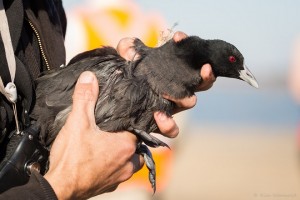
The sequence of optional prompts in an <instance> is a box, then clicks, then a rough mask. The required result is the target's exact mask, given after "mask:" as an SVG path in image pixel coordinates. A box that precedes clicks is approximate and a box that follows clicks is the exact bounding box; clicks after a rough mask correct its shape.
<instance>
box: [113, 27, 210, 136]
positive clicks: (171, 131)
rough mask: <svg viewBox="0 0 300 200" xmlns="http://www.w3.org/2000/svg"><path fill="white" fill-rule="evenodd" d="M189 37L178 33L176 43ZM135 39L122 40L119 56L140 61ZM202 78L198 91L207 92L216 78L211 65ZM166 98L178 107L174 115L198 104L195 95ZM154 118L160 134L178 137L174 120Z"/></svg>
mask: <svg viewBox="0 0 300 200" xmlns="http://www.w3.org/2000/svg"><path fill="white" fill-rule="evenodd" d="M186 37H187V35H186V34H185V33H183V32H180V31H178V32H176V33H175V34H174V36H173V40H174V41H175V42H179V41H180V40H182V39H184V38H186ZM133 41H134V38H124V39H122V40H121V41H120V42H119V44H118V46H117V51H118V52H119V54H120V55H121V56H122V57H123V58H125V59H126V60H135V59H138V56H139V55H136V52H135V49H134V48H133V47H134V43H133ZM200 76H201V77H202V80H203V81H202V83H201V84H200V85H199V87H198V88H197V91H198V92H200V91H205V90H208V89H209V88H211V87H212V86H213V83H214V82H215V80H216V78H215V76H214V74H213V72H212V69H211V66H210V64H205V65H203V66H202V68H201V71H200ZM164 98H166V99H168V100H170V101H173V102H174V103H175V104H176V105H177V107H176V108H175V109H174V110H173V114H175V113H178V112H181V111H184V110H187V109H190V108H193V107H194V106H195V105H196V103H197V96H196V95H193V96H191V97H185V98H183V99H174V98H172V97H170V96H167V95H165V96H164ZM154 118H155V121H156V124H157V125H158V128H159V130H160V133H161V134H162V135H164V136H166V137H169V138H174V137H176V136H177V135H178V133H179V129H178V126H177V124H176V122H175V121H174V119H173V118H171V117H168V116H167V115H166V114H165V113H162V112H155V113H154Z"/></svg>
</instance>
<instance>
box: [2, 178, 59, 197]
mask: <svg viewBox="0 0 300 200" xmlns="http://www.w3.org/2000/svg"><path fill="white" fill-rule="evenodd" d="M2 199H5V200H7V199H34V200H37V199H41V200H57V197H56V195H55V193H54V191H53V189H52V188H51V186H50V184H49V183H48V182H47V181H46V179H44V177H43V176H42V175H40V174H39V173H33V174H32V175H31V177H30V179H29V181H28V183H27V184H25V185H22V186H19V187H15V188H12V189H10V190H8V191H6V192H4V193H2V194H0V200H2Z"/></svg>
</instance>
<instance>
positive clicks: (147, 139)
mask: <svg viewBox="0 0 300 200" xmlns="http://www.w3.org/2000/svg"><path fill="white" fill-rule="evenodd" d="M128 131H132V132H133V133H134V134H135V135H136V136H137V137H138V138H139V139H141V140H142V141H143V142H144V143H145V144H146V145H148V146H150V147H154V148H156V147H160V146H161V147H168V148H169V149H170V147H169V145H167V144H166V143H164V142H163V141H161V140H159V139H157V138H156V137H154V136H152V135H150V134H149V133H147V132H146V131H143V130H138V129H134V128H132V130H128Z"/></svg>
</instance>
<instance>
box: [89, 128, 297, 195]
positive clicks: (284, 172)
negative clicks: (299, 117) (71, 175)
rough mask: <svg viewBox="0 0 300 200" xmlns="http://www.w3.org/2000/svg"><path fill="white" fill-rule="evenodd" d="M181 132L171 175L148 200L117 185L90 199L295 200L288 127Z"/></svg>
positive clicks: (291, 133) (292, 144)
mask: <svg viewBox="0 0 300 200" xmlns="http://www.w3.org/2000/svg"><path fill="white" fill-rule="evenodd" d="M185 131H188V132H189V134H184V133H183V134H181V135H180V136H179V137H178V138H177V139H175V143H174V144H173V147H172V151H174V159H173V161H172V167H170V174H171V175H170V178H169V180H168V184H167V185H166V187H165V188H164V189H163V190H162V191H161V192H159V193H156V194H155V195H154V196H152V194H151V192H150V191H146V190H145V189H143V187H137V188H134V187H131V188H127V189H126V188H124V187H121V188H120V189H118V190H117V191H115V192H113V193H110V194H105V195H102V196H101V197H96V198H94V199H97V200H100V199H106V200H109V199H131V200H134V199H139V200H142V199H156V200H177V199H178V200H182V199H188V200H194V199H195V200H198V199H200V200H241V199H242V200H277V199H280V200H299V199H300V155H299V153H300V152H299V149H298V146H297V143H296V134H295V130H294V129H293V128H291V127H284V126H278V127H268V126H266V127H261V126H260V127H247V126H243V127H240V126H239V127H233V126H224V125H219V126H209V125H207V126H204V127H190V128H186V129H185ZM157 167H159V166H157ZM158 179H159V177H158Z"/></svg>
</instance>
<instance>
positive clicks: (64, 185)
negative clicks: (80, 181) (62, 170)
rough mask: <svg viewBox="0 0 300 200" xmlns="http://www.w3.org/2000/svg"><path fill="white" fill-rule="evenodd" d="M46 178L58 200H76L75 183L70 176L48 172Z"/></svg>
mask: <svg viewBox="0 0 300 200" xmlns="http://www.w3.org/2000/svg"><path fill="white" fill-rule="evenodd" d="M44 178H45V179H46V180H47V181H48V183H49V184H50V186H51V187H52V189H53V191H54V192H55V194H56V196H57V198H58V199H74V198H73V195H74V192H73V183H72V181H71V180H70V177H69V176H66V175H59V174H57V173H55V172H52V171H50V172H47V173H46V174H45V175H44Z"/></svg>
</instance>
